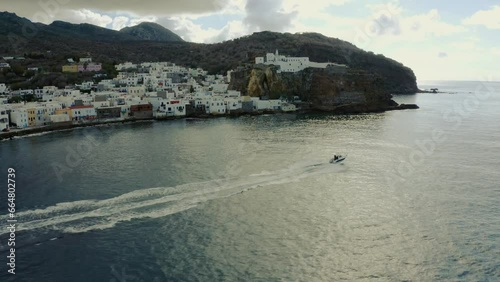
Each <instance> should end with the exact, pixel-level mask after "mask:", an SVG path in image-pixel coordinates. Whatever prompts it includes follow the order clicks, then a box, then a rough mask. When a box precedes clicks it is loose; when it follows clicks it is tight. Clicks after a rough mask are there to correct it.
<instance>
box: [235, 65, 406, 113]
mask: <svg viewBox="0 0 500 282" xmlns="http://www.w3.org/2000/svg"><path fill="white" fill-rule="evenodd" d="M229 87H230V89H233V90H239V91H241V92H242V94H243V95H249V96H252V97H268V98H270V99H276V98H279V97H287V98H293V96H299V97H300V98H301V100H302V101H304V102H305V105H306V106H307V107H309V109H310V110H313V111H325V112H335V113H361V112H376V111H385V110H391V109H394V108H395V107H396V106H397V103H396V102H394V101H393V100H392V99H391V97H392V96H391V95H390V94H387V93H386V92H385V90H384V82H383V79H382V78H380V77H379V76H377V75H371V74H368V73H365V72H360V71H348V72H347V73H338V72H335V71H333V70H331V69H328V68H327V69H306V70H303V71H301V72H297V73H277V72H276V69H275V67H274V66H260V67H254V68H249V69H242V70H239V71H236V72H234V73H233V74H232V76H231V83H230V86H229Z"/></svg>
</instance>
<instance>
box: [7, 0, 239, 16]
mask: <svg viewBox="0 0 500 282" xmlns="http://www.w3.org/2000/svg"><path fill="white" fill-rule="evenodd" d="M229 1H230V0H204V1H199V0H182V1H178V0H162V1H154V3H151V2H152V1H149V2H150V3H145V2H146V1H144V0H105V1H104V0H85V1H83V0H46V1H40V0H16V1H9V6H8V7H9V11H11V12H15V13H17V14H18V15H21V16H24V17H28V18H32V17H33V16H34V15H35V14H37V13H38V14H40V13H44V14H46V15H49V16H50V17H54V16H55V15H59V16H61V15H62V12H64V11H65V10H82V9H86V10H92V11H100V12H103V13H114V12H116V11H122V12H133V13H134V14H136V15H139V16H148V15H165V16H166V15H176V14H181V13H191V14H200V13H207V12H214V11H219V10H222V9H223V8H224V7H225V6H226V5H227V4H228V2H229Z"/></svg>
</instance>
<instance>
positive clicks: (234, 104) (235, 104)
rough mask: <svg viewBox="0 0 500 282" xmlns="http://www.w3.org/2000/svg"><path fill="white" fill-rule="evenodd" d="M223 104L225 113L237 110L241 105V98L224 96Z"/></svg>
mask: <svg viewBox="0 0 500 282" xmlns="http://www.w3.org/2000/svg"><path fill="white" fill-rule="evenodd" d="M224 105H226V113H231V112H235V111H239V110H241V109H242V107H243V100H242V99H241V98H224Z"/></svg>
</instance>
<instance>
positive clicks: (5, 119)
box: [0, 106, 9, 131]
mask: <svg viewBox="0 0 500 282" xmlns="http://www.w3.org/2000/svg"><path fill="white" fill-rule="evenodd" d="M8 128H9V114H8V113H7V107H4V106H0V131H2V130H4V129H8Z"/></svg>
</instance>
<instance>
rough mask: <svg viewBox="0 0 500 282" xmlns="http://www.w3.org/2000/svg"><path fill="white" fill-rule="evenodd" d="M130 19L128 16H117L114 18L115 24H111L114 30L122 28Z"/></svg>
mask: <svg viewBox="0 0 500 282" xmlns="http://www.w3.org/2000/svg"><path fill="white" fill-rule="evenodd" d="M129 21H130V19H129V18H128V17H125V16H118V17H115V18H114V19H113V24H112V25H111V28H113V29H114V30H120V29H122V28H124V27H126V26H127V24H128V22H129Z"/></svg>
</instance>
